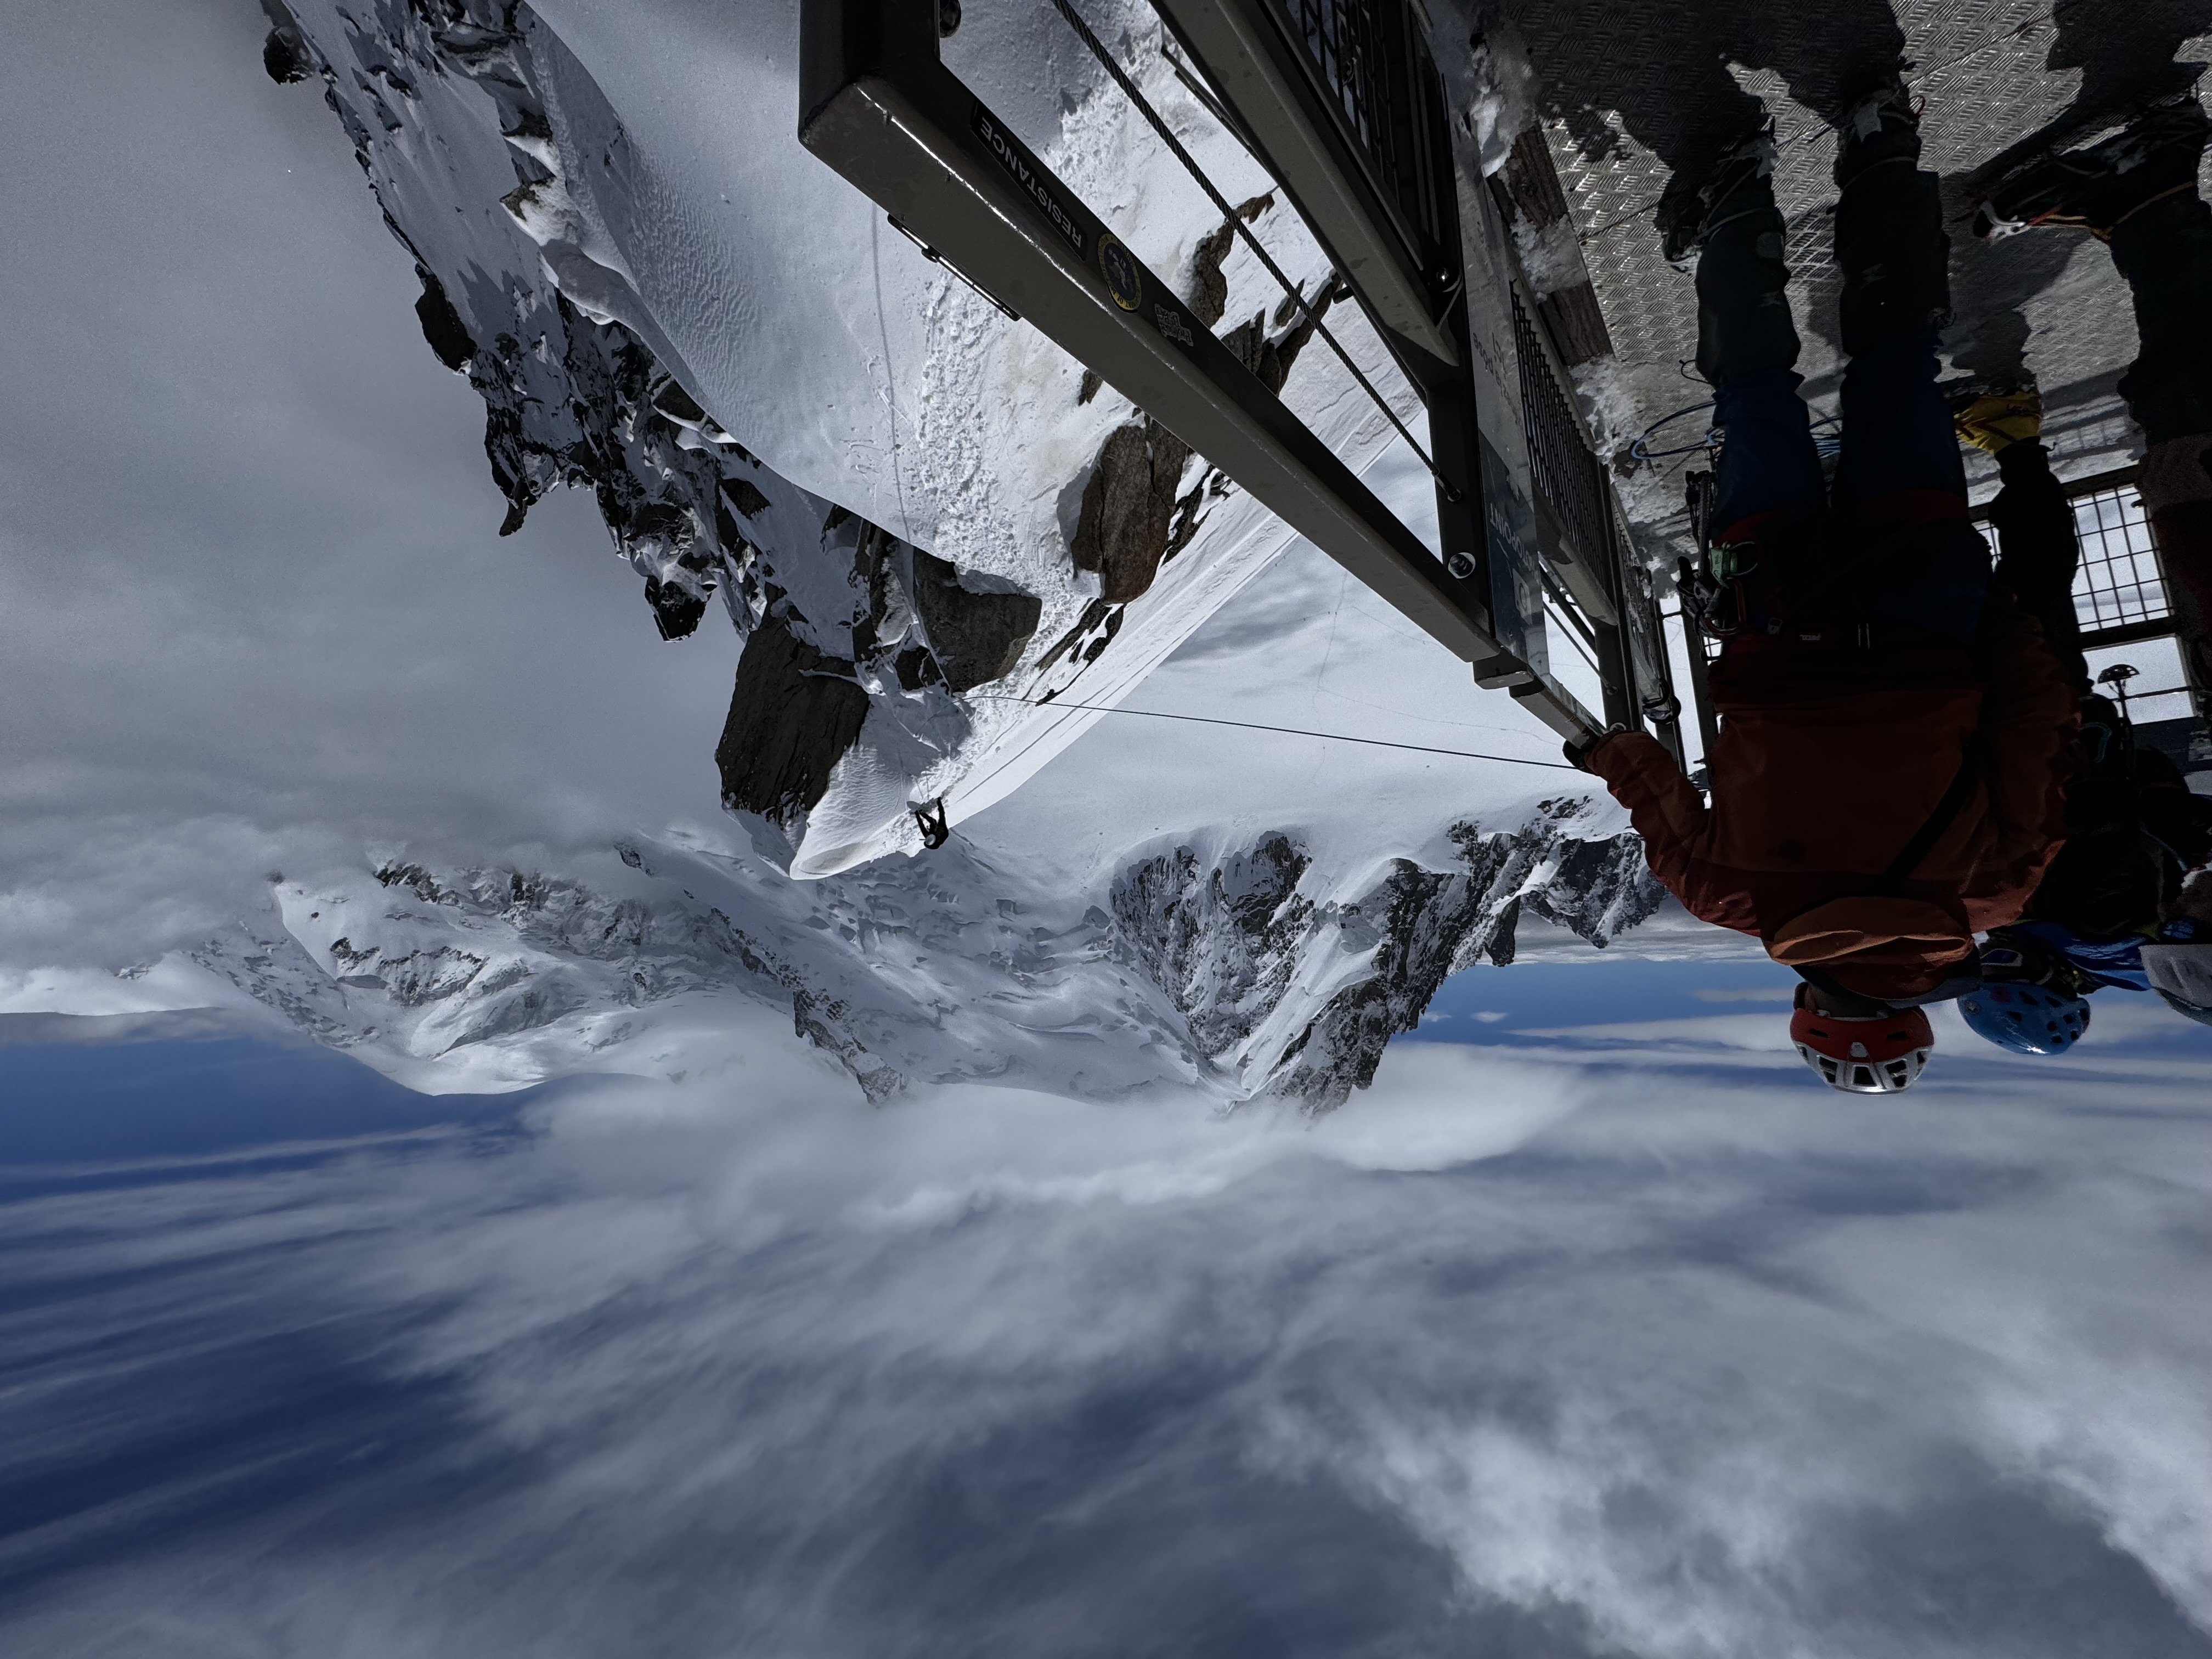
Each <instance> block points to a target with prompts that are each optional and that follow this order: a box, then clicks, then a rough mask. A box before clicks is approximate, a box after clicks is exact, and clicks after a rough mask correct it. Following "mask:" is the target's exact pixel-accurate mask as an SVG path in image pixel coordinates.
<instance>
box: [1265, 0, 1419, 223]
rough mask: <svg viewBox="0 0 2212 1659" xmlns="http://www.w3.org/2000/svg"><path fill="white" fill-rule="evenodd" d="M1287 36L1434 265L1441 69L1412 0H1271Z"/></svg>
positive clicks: (1383, 191)
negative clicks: (1434, 116) (1435, 136)
mask: <svg viewBox="0 0 2212 1659" xmlns="http://www.w3.org/2000/svg"><path fill="white" fill-rule="evenodd" d="M1271 3H1273V5H1275V6H1276V7H1277V8H1278V9H1279V12H1280V14H1281V16H1282V21H1283V26H1284V32H1285V33H1286V34H1287V35H1288V36H1289V37H1290V38H1291V40H1296V41H1297V42H1299V43H1300V44H1301V45H1303V46H1304V48H1305V52H1306V56H1307V57H1308V58H1310V59H1311V60H1312V64H1313V67H1314V70H1315V72H1316V74H1317V75H1318V76H1319V77H1320V80H1321V82H1322V85H1323V86H1325V87H1326V88H1328V91H1329V94H1330V95H1331V97H1332V98H1333V100H1334V105H1335V109H1336V112H1337V114H1338V116H1339V118H1340V120H1341V122H1342V124H1343V128H1344V134H1345V137H1346V138H1348V139H1349V140H1350V141H1351V142H1352V147H1353V149H1356V150H1357V151H1358V153H1359V155H1360V157H1361V159H1362V160H1363V161H1365V163H1366V164H1367V167H1368V170H1369V171H1370V173H1372V174H1373V175H1374V183H1375V185H1376V189H1377V190H1378V191H1379V192H1380V193H1381V194H1382V196H1383V198H1384V199H1385V200H1386V201H1387V202H1388V203H1389V204H1390V205H1391V206H1392V207H1393V208H1395V210H1397V212H1398V213H1399V214H1400V215H1401V216H1403V218H1404V220H1405V222H1406V228H1407V229H1408V230H1410V231H1412V232H1413V238H1414V240H1415V241H1416V243H1417V245H1418V246H1419V251H1420V252H1421V253H1422V255H1423V258H1422V264H1423V265H1424V266H1425V267H1426V266H1431V265H1432V264H1434V262H1435V255H1436V253H1437V250H1438V249H1439V247H1440V246H1441V244H1442V242H1443V226H1444V224H1445V222H1446V219H1447V216H1445V215H1444V214H1443V212H1442V211H1441V209H1440V204H1439V203H1438V202H1437V187H1438V179H1439V169H1438V167H1437V162H1438V161H1439V159H1440V158H1439V157H1438V156H1437V155H1436V154H1435V153H1434V151H1433V148H1432V146H1433V140H1432V138H1431V134H1432V132H1433V131H1434V129H1435V125H1436V124H1435V122H1434V121H1433V120H1432V119H1431V115H1432V114H1433V113H1434V112H1435V110H1434V108H1432V106H1437V71H1436V67H1435V65H1434V64H1433V63H1432V62H1431V59H1430V57H1429V50H1428V46H1427V44H1426V42H1425V40H1424V39H1423V32H1422V29H1421V27H1420V21H1419V18H1418V17H1417V16H1415V15H1413V10H1412V8H1411V7H1410V6H1409V5H1408V4H1407V0H1271Z"/></svg>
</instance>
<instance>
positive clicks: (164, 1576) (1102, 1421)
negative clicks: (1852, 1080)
mask: <svg viewBox="0 0 2212 1659" xmlns="http://www.w3.org/2000/svg"><path fill="white" fill-rule="evenodd" d="M739 1035H740V1036H743V1037H744V1039H745V1048H746V1049H747V1052H748V1055H749V1058H748V1059H747V1060H746V1061H745V1063H744V1066H743V1067H742V1068H741V1069H733V1070H732V1072H731V1073H728V1074H726V1075H725V1076H722V1077H719V1078H711V1079H695V1080H694V1081H693V1082H691V1083H690V1084H687V1085H684V1087H681V1088H650V1089H648V1088H645V1087H642V1086H638V1085H620V1086H617V1087H606V1086H599V1087H594V1088H591V1089H587V1090H583V1091H577V1092H574V1093H571V1094H568V1095H558V1094H556V1096H555V1097H553V1098H552V1099H551V1100H550V1102H549V1103H545V1104H544V1105H543V1106H541V1107H539V1108H537V1109H534V1114H533V1116H532V1127H530V1128H529V1129H528V1132H527V1133H525V1134H523V1135H522V1136H521V1137H520V1138H519V1139H518V1138H513V1137H511V1136H510V1137H507V1138H501V1137H499V1136H496V1135H495V1136H493V1137H492V1138H490V1139H486V1138H485V1137H484V1135H483V1134H482V1133H472V1134H457V1133H447V1134H445V1135H443V1136H442V1137H441V1136H435V1135H431V1136H419V1137H416V1138H412V1139H404V1140H402V1141H399V1142H393V1143H387V1144H383V1145H380V1146H362V1147H360V1148H358V1149H356V1150H345V1149H331V1150H326V1151H325V1152H322V1153H319V1154H318V1153H313V1152H308V1151H303V1150H301V1149H296V1148H295V1149H293V1150H292V1152H290V1153H289V1154H288V1155H287V1156H286V1157H284V1158H265V1159H262V1160H260V1161H256V1160H254V1159H253V1158H250V1157H240V1158H234V1159H233V1160H232V1161H231V1162H229V1163H228V1164H218V1165H210V1166H201V1167H195V1168H193V1169H192V1170H189V1171H181V1172H177V1173H173V1174H164V1173H162V1172H160V1171H140V1172H138V1173H137V1174H135V1175H133V1176H131V1177H130V1182H131V1184H129V1185H128V1186H127V1187H124V1186H119V1185H114V1184H102V1182H101V1181H100V1179H99V1178H98V1177H97V1176H94V1175H92V1174H90V1173H88V1172H79V1173H78V1174H77V1175H76V1176H72V1177H71V1180H70V1183H69V1184H66V1185H64V1186H62V1187H60V1188H55V1189H51V1190H47V1191H45V1192H44V1193H42V1194H40V1195H37V1196H34V1197H31V1198H27V1199H24V1200H19V1201H17V1202H15V1203H13V1204H11V1205H8V1206H5V1207H0V1250H4V1252H5V1257H6V1260H7V1261H8V1262H9V1277H10V1279H11V1281H12V1282H13V1283H15V1285H18V1286H19V1287H21V1290H22V1291H23V1292H24V1293H25V1295H24V1299H21V1300H19V1301H17V1302H16V1303H15V1304H11V1308H10V1310H9V1311H8V1312H7V1313H6V1314H5V1315H4V1316H0V1321H3V1322H4V1328H0V1352H5V1353H7V1354H8V1355H9V1356H10V1359H9V1382H10V1384H11V1386H12V1392H11V1396H10V1397H11V1399H13V1400H14V1401H16V1402H17V1403H16V1405H15V1408H14V1410H15V1422H16V1423H17V1425H19V1427H18V1431H17V1433H16V1435H15V1440H14V1444H15V1448H16V1449H15V1451H14V1452H13V1453H12V1454H11V1463H10V1467H9V1469H8V1471H7V1479H8V1481H9V1486H10V1487H11V1489H12V1490H13V1491H14V1492H17V1493H19V1494H20V1493H26V1492H31V1491H33V1489H34V1488H33V1484H32V1483H33V1481H35V1482H36V1483H37V1484H36V1486H35V1490H36V1491H37V1492H39V1493H40V1505H42V1508H41V1510H40V1513H42V1514H43V1516H44V1517H45V1518H44V1519H43V1520H40V1521H37V1522H36V1523H35V1524H26V1525H22V1526H20V1527H19V1528H17V1529H16V1530H15V1532H14V1533H13V1534H11V1535H10V1536H9V1539H8V1540H7V1541H6V1542H5V1544H4V1546H0V1567H5V1568H6V1569H7V1570H8V1571H9V1572H10V1574H11V1576H14V1577H15V1582H16V1583H17V1584H18V1585H19V1587H21V1588H22V1589H24V1590H25V1591H26V1595H25V1596H24V1597H23V1598H22V1599H21V1600H20V1601H19V1602H18V1610H17V1612H16V1613H15V1614H13V1615H12V1624H11V1626H9V1628H10V1632H11V1644H12V1645H15V1647H17V1649H18V1650H22V1651H33V1650H36V1651H73V1650H78V1649H79V1648H83V1649H87V1650H95V1649H96V1650H100V1651H103V1652H121V1653H130V1652H139V1651H145V1652H149V1653H150V1652H153V1651H157V1650H161V1651H171V1652H173V1651H177V1650H179V1643H180V1642H181V1641H183V1640H184V1639H185V1638H187V1637H188V1638H190V1640H191V1642H196V1643H197V1644H200V1647H201V1648H204V1650H209V1651H235V1650H240V1649H250V1648H252V1646H253V1645H254V1644H260V1645H262V1646H264V1647H266V1646H272V1645H273V1646H274V1647H276V1649H278V1650H286V1651H297V1650H315V1651H319V1652H326V1653H332V1654H338V1655H355V1654H358V1655H362V1656H367V1655H371V1654H376V1655H384V1654H389V1653H392V1652H400V1651H409V1652H421V1653H427V1654H445V1653H453V1654H459V1653H463V1652H471V1651H483V1650H488V1649H489V1650H531V1651H533V1652H537V1653H541V1654H547V1655H555V1656H559V1655H568V1654H577V1655H582V1654H598V1653H604V1652H606V1651H611V1650H621V1651H624V1652H631V1653H639V1654H647V1655H650V1654H664V1653H665V1654H682V1653H690V1652H696V1651H698V1650H699V1648H700V1645H701V1644H702V1642H706V1643H710V1644H712V1645H714V1647H715V1648H716V1649H717V1650H729V1651H746V1652H775V1651H794V1652H806V1653H810V1654H821V1655H839V1654H854V1655H860V1654H877V1653H881V1652H884V1651H887V1650H894V1651H896V1650H908V1651H917V1652H920V1651H939V1650H947V1649H958V1650H978V1649H981V1648H991V1649H994V1650H1007V1651H1023V1652H1054V1653H1058V1652H1089V1651H1098V1652H1108V1651H1127V1650H1131V1649H1133V1648H1145V1649H1147V1650H1153V1651H1159V1652H1166V1653H1183V1652H1189V1653H1197V1652H1207V1653H1218V1652H1223V1651H1254V1652H1258V1651H1269V1652H1277V1651H1306V1650H1311V1651H1316V1652H1320V1651H1327V1652H1330V1653H1369V1654H1378V1655H1379V1654H1383V1653H1398V1652H1404V1651H1408V1650H1411V1651H1424V1652H1426V1651H1437V1650H1449V1649H1455V1648H1469V1647H1474V1648H1480V1647H1484V1646H1489V1647H1492V1648H1503V1649H1504V1650H1510V1651H1516V1652H1548V1653H1558V1654H1567V1655H1572V1654H1578V1653H1591V1654H1595V1653H1598V1652H1607V1653H1619V1652H1629V1653H1635V1654H1649V1655H1653V1656H1668V1659H1672V1656H1677V1655H1684V1656H1688V1655H1696V1656H1704V1655H1711V1654H1743V1655H1752V1654H1759V1655H1766V1654H1771V1653H1777V1652H1796V1653H1803V1654H1819V1655H1825V1654H1835V1655H1846V1654H1849V1655H1863V1654H1865V1653H1868V1652H1875V1651H1923V1652H1942V1653H1961V1654H1964V1653H2000V1652H2002V1653H2004V1654H2007V1655H2017V1654H2022V1653H2027V1654H2038V1653H2049V1654H2054V1655H2056V1654H2059V1653H2070V1652H2077V1651H2080V1650H2082V1645H2083V1644H2084V1643H2087V1644H2089V1645H2092V1646H2098V1647H2100V1650H2108V1651H2116V1652H2142V1653H2152V1652H2156V1653H2160V1654H2166V1653H2173V1654H2180V1653H2188V1652H2195V1651H2207V1652H2212V1641H2208V1640H2207V1638H2206V1637H2205V1635H2204V1627H2206V1626H2212V1577H2208V1575H2212V1549H2208V1547H2207V1546H2206V1544H2205V1539H2206V1538H2207V1537H2212V1528H2208V1527H2207V1526H2206V1525H2205V1524H2204V1522H2205V1521H2206V1519H2207V1517H2206V1516H2205V1514H2204V1512H2203V1504H2204V1501H2205V1500H2204V1499H2203V1497H2202V1494H2203V1493H2205V1492H2212V1401H2207V1400H2206V1399H2205V1397H2204V1396H2203V1391H2202V1389H2201V1388H2199V1387H2197V1386H2196V1384H2195V1382H2194V1381H2193V1379H2196V1378H2200V1377H2201V1376H2203V1374H2204V1371H2205V1368H2206V1366H2207V1364H2209V1363H2212V1314H2208V1312H2207V1310H2208V1309H2212V1297H2208V1296H2207V1295H2206V1291H2208V1289H2212V1273H2208V1268H2212V1261H2208V1250H2207V1246H2206V1243H2205V1241H2204V1239H2203V1233H2202V1230H2201V1229H2200V1228H2197V1227H2196V1226H2195V1225H2193V1221H2192V1220H2191V1218H2192V1217H2193V1216H2194V1215H2196V1214H2197V1213H2198V1212H2201V1207H2202V1204H2203V1198H2204V1196H2205V1192H2204V1188H2205V1187H2206V1186H2207V1185H2208V1184H2212V1178H2203V1179H2198V1180H2196V1181H2194V1182H2191V1181H2190V1179H2189V1178H2188V1176H2187V1173H2186V1172H2188V1171H2191V1170H2205V1169H2208V1168H2212V1159H2208V1158H2206V1157H2205V1153H2206V1152H2207V1151H2208V1150H2212V1146H2208V1142H2212V1133H2209V1132H2208V1129H2209V1128H2212V1126H2208V1124H2207V1121H2206V1119H2207V1116H2208V1112H2207V1109H2205V1108H2204V1107H2203V1104H2202V1103H2201V1100H2200V1101H2197V1102H2195V1103H2187V1102H2186V1101H2185V1091H2182V1090H2181V1089H2180V1088H2179V1085H2174V1086H2172V1087H2171V1088H2170V1089H2168V1090H2166V1091H2165V1092H2164V1093H2163V1094H2161V1095H2160V1097H2159V1103H2160V1104H2162V1107H2163V1115H2154V1116H2152V1117H2149V1118H2148V1119H2139V1120H2135V1121H2130V1122H2129V1123H2128V1124H2127V1126H2126V1127H2125V1130H2124V1133H2119V1132H2118V1131H2117V1130H2116V1127H2115V1124H2114V1122H2113V1121H2111V1120H2109V1119H2102V1118H2099V1117H2097V1116H2094V1115H2089V1114H2086V1113H2084V1112H2082V1111H2081V1110H2079V1109H2076V1107H2075V1105H2074V1104H2069V1103H2064V1102H2063V1101H2062V1100H2061V1099H2060V1098H2059V1097H2057V1094H2056V1093H2055V1092H2052V1091H2044V1090H2031V1091H2027V1092H2025V1093H2022V1092H2019V1091H2011V1090H2008V1089H1994V1090H1993V1089H1990V1088H1986V1087H1977V1086H1970V1085H1958V1086H1955V1087H1954V1089H1953V1090H1952V1091H1949V1092H1948V1093H1947V1094H1945V1095H1942V1096H1940V1097H1922V1096H1921V1095H1918V1094H1916V1095H1914V1096H1911V1097H1904V1098H1903V1099H1902V1100H1899V1101H1891V1102H1874V1103H1863V1102H1857V1101H1844V1100H1841V1099H1840V1098H1839V1097H1832V1096H1829V1095H1827V1094H1826V1093H1825V1091H1818V1090H1815V1089H1810V1088H1808V1087H1805V1086H1803V1085H1801V1084H1800V1082H1799V1080H1798V1079H1796V1078H1794V1077H1793V1078H1791V1079H1789V1080H1788V1085H1787V1086H1786V1087H1776V1086H1773V1085H1771V1083H1769V1082H1767V1081H1765V1080H1764V1079H1762V1078H1761V1076H1760V1074H1759V1073H1756V1072H1744V1071H1741V1070H1722V1069H1713V1068H1707V1069H1705V1070H1704V1071H1702V1072H1699V1071H1695V1070H1692V1069H1690V1068H1687V1067H1686V1066H1685V1067H1680V1068H1677V1069H1674V1070H1672V1071H1664V1072H1662V1071H1653V1070H1650V1069H1638V1068H1635V1067H1627V1068H1624V1067H1622V1066H1619V1065H1618V1064H1617V1063H1615V1061H1614V1060H1613V1059H1612V1057H1611V1056H1600V1057H1597V1058H1595V1059H1593V1060H1589V1061H1588V1062H1586V1063H1584V1064H1582V1065H1574V1064H1570V1063H1568V1062H1567V1061H1566V1060H1563V1059H1562V1058H1560V1057H1559V1054H1550V1053H1547V1054H1536V1055H1529V1054H1521V1053H1519V1052H1516V1051H1510V1050H1509V1051H1503V1052H1501V1051H1498V1050H1492V1049H1484V1048H1463V1047H1455V1046H1451V1045H1427V1046H1425V1047H1423V1046H1412V1047H1407V1048H1399V1049H1395V1050H1393V1051H1392V1053H1391V1054H1389V1056H1388V1057H1387V1059H1386V1061H1385V1064H1384V1066H1383V1072H1382V1073H1381V1076H1380V1077H1379V1078H1378V1080H1377V1083H1376V1088H1375V1089H1374V1090H1373V1091H1370V1094H1368V1095H1366V1096H1364V1097H1360V1098H1358V1099H1357V1100H1355V1101H1354V1103H1352V1105H1351V1106H1350V1107H1349V1108H1347V1109H1346V1110H1345V1111H1344V1112H1342V1113H1341V1114H1340V1115H1338V1116H1337V1117H1335V1118H1333V1119H1330V1120H1328V1121H1326V1122H1325V1123H1323V1124H1322V1126H1320V1127H1319V1128H1318V1129H1309V1128H1307V1127H1304V1125H1303V1124H1302V1123H1301V1121H1299V1120H1297V1119H1296V1118H1295V1117H1294V1116H1284V1117H1274V1118H1269V1117H1266V1116H1264V1115H1243V1116H1239V1117H1237V1118H1233V1119H1230V1120H1226V1121H1221V1120H1215V1119H1210V1118H1208V1117H1206V1115H1204V1114H1203V1113H1201V1112H1200V1111H1198V1110H1196V1109H1194V1108H1189V1107H1185V1106H1182V1105H1179V1104H1177V1103H1172V1102H1155V1103H1152V1104H1147V1105H1131V1106H1121V1107H1113V1108H1108V1107H1100V1106H1096V1105H1086V1104H1079V1103H1073V1102H1069V1101H1065V1100H1059V1099H1054V1098H1052V1097H1042V1096H1036V1095H1029V1094H1023V1093H1020V1092H1018V1091H991V1090H986V1089H963V1090H957V1091H941V1092H939V1093H937V1094H934V1095H931V1096H927V1097H923V1098H921V1099H919V1100H916V1101H915V1102H913V1103H908V1104H904V1105H901V1106H899V1107H897V1108H895V1109H890V1110H885V1111H874V1110H871V1109H867V1108H866V1107H863V1106H860V1105H859V1104H857V1103H854V1101H853V1100H852V1099H851V1098H850V1095H849V1090H848V1087H847V1085H845V1084H844V1083H843V1081H842V1078H840V1077H838V1076H836V1075H835V1074H833V1073H830V1072H829V1071H828V1070H827V1069H825V1068H824V1067H823V1066H822V1065H821V1063H820V1062H819V1061H818V1060H817V1058H816V1057H815V1056H813V1055H811V1054H808V1053H806V1052H805V1051H804V1050H801V1049H799V1048H797V1047H796V1045H795V1044H793V1042H792V1040H791V1039H790V1038H789V1036H788V1033H787V1029H779V1028H777V1027H775V1025H774V1024H772V1023H771V1022H770V1021H769V1020H768V1019H767V1018H766V1017H765V1016H763V1018H762V1019H761V1020H760V1022H759V1024H758V1027H757V1030H749V1031H747V1032H743V1033H740V1034H739ZM1793 1063H1794V1062H1793ZM2177 1172H2179V1173H2177ZM116 1179H117V1180H118V1182H119V1181H120V1180H121V1179H122V1177H120V1176H118V1177H117V1178H116ZM98 1470H111V1471H119V1472H121V1475H120V1479H119V1481H118V1478H117V1476H116V1475H114V1474H107V1475H101V1476H100V1477H99V1478H98V1479H97V1480H95V1478H94V1471H98ZM2192 1620H2194V1621H2196V1622H2194V1623H2192V1622H2191V1621H2192ZM709 1632H711V1634H708V1633H709Z"/></svg>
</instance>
